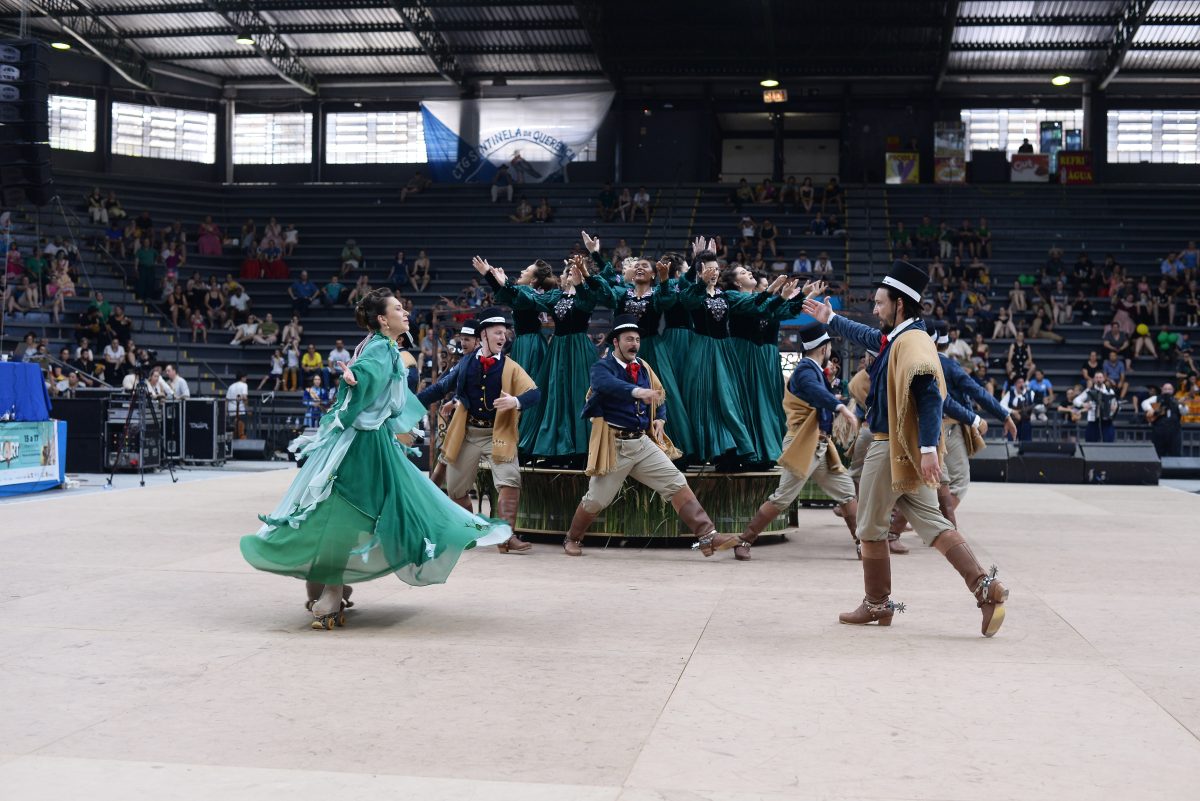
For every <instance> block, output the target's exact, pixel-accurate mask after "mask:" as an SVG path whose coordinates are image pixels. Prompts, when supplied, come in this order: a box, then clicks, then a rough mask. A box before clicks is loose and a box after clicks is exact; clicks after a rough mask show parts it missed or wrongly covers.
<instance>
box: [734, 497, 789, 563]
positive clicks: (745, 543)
mask: <svg viewBox="0 0 1200 801" xmlns="http://www.w3.org/2000/svg"><path fill="white" fill-rule="evenodd" d="M778 515H779V510H778V509H776V508H775V504H773V503H770V502H767V503H764V504H763V505H762V506H760V507H758V511H757V512H755V513H754V517H753V518H752V519H751V520H750V522H749V523H747V524H746V530H745V531H744V532H742V536H741V538H740V539H739V540H738V542H737V545H736V546H735V547H734V549H733V558H734V559H737V560H738V561H739V562H748V561H750V546H751V545H753V544H754V541H755V540H757V539H758V535H759V534H762V530H763V529H764V528H766V527H767V526H768V525H769V524H770V523H771V521H772V520H774V519H775V518H776V517H777V516H778Z"/></svg>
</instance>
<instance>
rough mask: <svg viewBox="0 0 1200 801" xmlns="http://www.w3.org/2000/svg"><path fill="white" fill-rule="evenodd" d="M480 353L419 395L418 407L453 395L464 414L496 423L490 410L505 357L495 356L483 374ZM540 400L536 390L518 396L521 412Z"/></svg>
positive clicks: (469, 358) (494, 413)
mask: <svg viewBox="0 0 1200 801" xmlns="http://www.w3.org/2000/svg"><path fill="white" fill-rule="evenodd" d="M479 353H480V350H479V349H478V348H476V349H475V350H474V351H472V352H471V353H470V355H468V356H463V357H462V359H460V360H459V362H458V364H456V365H454V367H453V368H452V369H450V370H447V371H446V372H445V373H443V374H442V377H441V378H439V379H438V380H437V381H436V382H434V383H433V384H430V385H429V386H428V387H426V388H425V389H423V390H422V391H421V392H420V393H418V395H417V400H419V401H420V402H421V405H422V406H428V405H429V404H431V403H434V402H435V401H440V400H441V399H442V398H444V397H446V396H447V395H449V394H450V393H451V392H453V393H454V399H455V400H457V401H459V402H460V403H462V404H463V406H465V407H466V409H467V414H469V415H471V416H472V417H475V418H478V419H480V420H495V419H496V411H495V409H494V408H493V407H494V406H495V403H496V399H497V398H499V397H500V389H501V386H500V380H501V377H502V376H503V374H504V360H505V359H507V358H508V357H507V356H497V357H496V363H495V364H494V365H492V369H491V370H488V371H487V374H486V375H485V374H484V372H483V364H482V362H480V361H479ZM541 399H542V391H541V390H540V389H538V388H537V387H534V388H533V389H531V390H529V391H528V392H525V393H523V394H521V395H518V396H517V400H518V401H520V403H521V408H522V409H528V408H529V407H530V406H537V404H538V402H539V401H541Z"/></svg>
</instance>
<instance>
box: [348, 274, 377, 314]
mask: <svg viewBox="0 0 1200 801" xmlns="http://www.w3.org/2000/svg"><path fill="white" fill-rule="evenodd" d="M371 288H372V287H371V281H370V279H369V278H367V276H365V275H360V276H359V277H358V283H356V284H355V285H354V289H351V290H350V294H349V295H348V296H347V297H346V305H348V306H349V307H350V308H352V309H353V308H354V307H355V306H357V305H358V302H359V301H360V300H362V299H363V298H365V297H366V296H367V295H368V294H369V293H370V291H371Z"/></svg>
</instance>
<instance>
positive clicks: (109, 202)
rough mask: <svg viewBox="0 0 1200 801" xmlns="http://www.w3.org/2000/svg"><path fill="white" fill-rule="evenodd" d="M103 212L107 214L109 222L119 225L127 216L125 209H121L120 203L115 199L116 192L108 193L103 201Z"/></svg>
mask: <svg viewBox="0 0 1200 801" xmlns="http://www.w3.org/2000/svg"><path fill="white" fill-rule="evenodd" d="M104 210H105V212H107V213H108V219H109V222H116V223H120V222H121V221H122V220H124V219H125V217H126V216H127V214H126V212H125V209H124V208H122V207H121V201H120V200H118V199H117V193H116V192H112V191H110V192H109V193H108V197H107V198H105V200H104Z"/></svg>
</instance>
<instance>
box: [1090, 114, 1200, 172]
mask: <svg viewBox="0 0 1200 801" xmlns="http://www.w3.org/2000/svg"><path fill="white" fill-rule="evenodd" d="M1198 123H1200V111H1170V110H1167V111H1161V110H1160V111H1137V110H1133V109H1119V110H1116V111H1110V112H1108V161H1109V162H1110V163H1123V164H1196V163H1198V162H1200V140H1198V139H1197V138H1196V131H1197V124H1198Z"/></svg>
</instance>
